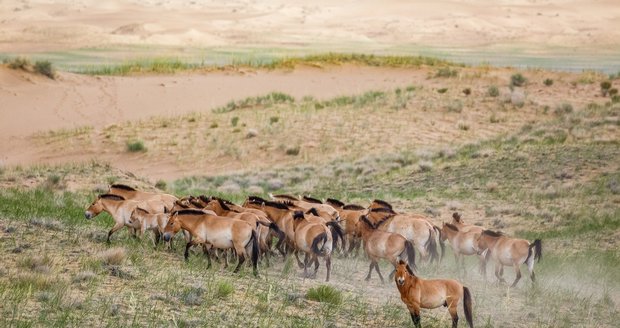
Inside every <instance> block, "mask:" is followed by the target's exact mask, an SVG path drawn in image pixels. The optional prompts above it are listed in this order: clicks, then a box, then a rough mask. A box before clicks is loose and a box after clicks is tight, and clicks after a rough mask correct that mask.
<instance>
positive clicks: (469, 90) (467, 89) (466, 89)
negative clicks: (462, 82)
mask: <svg viewBox="0 0 620 328" xmlns="http://www.w3.org/2000/svg"><path fill="white" fill-rule="evenodd" d="M463 94H464V95H466V96H469V95H470V94H471V89H470V88H465V89H463Z"/></svg>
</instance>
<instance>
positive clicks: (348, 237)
mask: <svg viewBox="0 0 620 328" xmlns="http://www.w3.org/2000/svg"><path fill="white" fill-rule="evenodd" d="M102 212H107V213H109V214H110V216H112V218H113V219H114V222H115V224H114V226H113V227H112V229H110V231H109V232H108V235H107V242H108V243H109V242H110V237H111V236H112V234H114V233H115V232H116V231H118V230H119V229H121V228H123V227H127V228H128V229H129V233H130V234H131V235H132V236H141V235H142V234H144V233H145V232H146V231H152V233H153V235H154V239H153V240H154V243H155V246H156V247H157V245H158V244H159V243H160V242H162V239H163V241H164V242H165V243H166V244H167V246H166V247H168V248H171V241H172V238H173V237H174V236H175V235H176V234H178V233H179V232H181V234H182V235H183V238H184V239H185V243H186V247H185V252H184V257H185V259H186V260H187V259H188V256H189V250H190V248H191V247H192V246H199V247H201V248H202V251H203V254H204V255H205V256H206V258H207V260H208V266H211V260H212V257H216V258H219V259H222V260H223V262H224V267H227V266H228V259H229V254H231V255H232V256H236V258H237V259H238V261H237V266H236V268H235V270H234V272H238V271H239V270H240V269H241V268H242V265H243V264H244V263H245V261H246V260H247V259H248V258H249V259H250V261H251V265H252V268H253V273H254V275H258V262H259V261H262V260H264V261H265V262H266V265H269V261H270V257H271V256H274V255H276V254H277V253H279V254H281V255H282V256H283V257H286V256H288V255H290V254H293V255H294V256H295V259H296V261H297V264H298V265H299V267H300V268H302V269H303V270H304V277H315V276H316V274H317V271H318V268H319V266H320V264H319V260H320V259H322V260H323V261H324V263H325V267H326V269H327V270H326V272H327V273H326V277H325V280H326V281H329V279H330V274H331V266H332V254H333V253H334V252H335V251H337V250H338V245H339V243H340V250H341V251H342V253H343V255H344V256H352V255H355V254H357V253H358V252H359V249H360V248H361V247H363V250H364V252H365V253H366V255H367V257H368V258H369V260H370V266H369V269H368V275H367V276H366V280H367V281H368V280H370V279H371V275H372V272H373V269H374V270H375V271H376V272H377V275H378V276H379V279H380V280H381V281H382V282H383V281H384V279H383V275H382V274H381V271H380V269H379V261H380V260H386V261H388V262H390V263H391V264H392V265H393V267H394V270H393V271H392V272H391V273H390V279H392V278H393V279H394V282H395V283H396V286H397V288H398V290H399V292H400V294H401V299H402V301H403V302H404V303H405V305H406V306H407V308H408V309H409V312H410V313H411V318H412V320H413V323H414V325H415V326H416V327H420V308H428V309H432V308H437V307H440V306H445V307H447V308H448V311H449V313H450V316H451V317H452V325H453V327H456V326H457V324H458V314H457V305H458V304H459V303H462V304H463V308H464V313H465V318H466V320H467V323H468V325H469V326H470V327H473V320H472V299H471V294H470V291H469V289H468V288H467V287H464V286H463V285H462V284H461V283H459V282H458V281H456V280H452V279H422V278H420V277H419V276H418V275H416V274H415V270H416V251H417V252H418V253H419V254H420V255H419V256H420V258H421V261H422V262H440V261H441V259H442V258H443V256H444V253H445V250H444V243H445V242H447V243H448V244H449V245H450V247H451V248H452V250H453V253H454V255H455V257H456V263H457V267H461V266H462V267H463V270H465V267H464V262H463V261H464V256H465V255H471V256H476V257H478V258H479V263H480V265H479V269H480V272H481V273H482V274H483V275H485V276H486V264H487V262H489V261H492V262H493V263H494V264H495V276H496V277H497V279H498V281H499V282H502V283H503V282H505V280H504V278H503V272H504V270H503V268H504V266H512V267H513V268H514V270H515V273H516V278H515V280H514V281H513V283H512V287H514V286H516V284H517V283H518V282H519V280H520V279H521V270H520V266H521V265H522V264H526V265H527V268H528V271H529V274H530V278H531V279H532V281H535V275H534V261H535V260H538V261H540V259H541V257H542V243H541V241H540V240H539V239H537V240H535V241H533V242H531V243H530V242H529V241H527V240H524V239H518V238H512V237H509V236H507V235H505V234H503V233H501V232H497V231H492V230H487V229H484V228H483V227H480V226H477V225H471V224H467V223H465V222H464V221H463V219H462V218H461V216H460V215H459V214H458V213H454V214H453V216H452V222H451V223H443V224H442V226H441V227H438V226H437V225H435V224H434V223H433V222H432V221H431V220H430V219H429V218H428V217H426V216H424V215H421V214H415V213H403V212H397V211H395V210H394V209H393V208H392V205H390V204H389V203H387V202H385V201H382V200H374V201H373V202H372V203H371V204H370V205H369V206H367V207H364V206H360V205H356V204H344V203H343V202H341V201H339V200H336V199H330V198H328V199H327V200H326V201H321V200H318V199H315V198H311V197H307V196H303V197H294V196H290V195H270V199H269V200H267V199H263V198H261V197H257V196H249V197H248V198H247V199H246V200H245V202H244V203H243V204H242V205H237V204H234V203H232V202H230V201H228V200H224V199H221V198H218V197H207V196H198V197H195V196H186V197H182V198H177V197H176V196H173V195H170V194H163V193H151V192H146V191H140V190H137V189H135V188H133V187H130V186H127V185H123V184H113V185H111V186H110V188H109V190H108V191H107V193H105V194H101V195H99V196H97V198H96V199H95V200H94V201H93V202H92V203H91V204H90V206H88V208H87V209H86V211H85V216H86V218H87V219H92V218H94V217H96V216H97V215H99V214H100V213H102ZM362 245H363V246H362ZM439 249H440V250H441V252H440V251H439ZM300 255H303V256H304V258H303V261H302V260H301V259H300ZM312 266H314V268H312ZM309 271H312V272H309Z"/></svg>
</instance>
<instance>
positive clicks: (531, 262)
mask: <svg viewBox="0 0 620 328" xmlns="http://www.w3.org/2000/svg"><path fill="white" fill-rule="evenodd" d="M527 270H528V271H529V272H530V278H531V279H532V282H536V275H535V274H534V257H533V256H530V259H529V262H527Z"/></svg>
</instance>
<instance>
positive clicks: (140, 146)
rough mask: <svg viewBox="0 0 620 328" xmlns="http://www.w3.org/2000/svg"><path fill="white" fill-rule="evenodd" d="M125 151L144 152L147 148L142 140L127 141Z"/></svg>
mask: <svg viewBox="0 0 620 328" xmlns="http://www.w3.org/2000/svg"><path fill="white" fill-rule="evenodd" d="M127 151H128V152H130V153H138V152H146V151H147V148H146V146H145V145H144V142H143V141H142V140H132V141H127Z"/></svg>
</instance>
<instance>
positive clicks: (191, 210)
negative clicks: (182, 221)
mask: <svg viewBox="0 0 620 328" xmlns="http://www.w3.org/2000/svg"><path fill="white" fill-rule="evenodd" d="M172 215H205V212H203V211H202V210H198V209H195V208H188V209H184V210H179V211H174V212H173V213H172Z"/></svg>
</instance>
